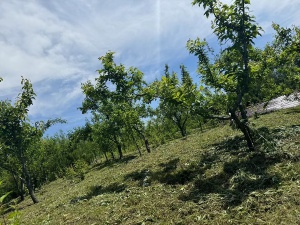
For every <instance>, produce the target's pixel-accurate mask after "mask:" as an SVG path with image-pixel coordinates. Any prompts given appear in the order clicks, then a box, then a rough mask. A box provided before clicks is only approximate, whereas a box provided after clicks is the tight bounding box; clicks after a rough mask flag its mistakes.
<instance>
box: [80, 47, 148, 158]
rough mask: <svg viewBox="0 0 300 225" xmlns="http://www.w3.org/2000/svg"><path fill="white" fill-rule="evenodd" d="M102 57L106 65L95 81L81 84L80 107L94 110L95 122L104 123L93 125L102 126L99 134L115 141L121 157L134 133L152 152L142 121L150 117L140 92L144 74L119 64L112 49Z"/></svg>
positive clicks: (85, 109) (83, 109) (143, 82)
mask: <svg viewBox="0 0 300 225" xmlns="http://www.w3.org/2000/svg"><path fill="white" fill-rule="evenodd" d="M99 60H100V61H101V63H102V66H103V67H102V69H100V70H98V73H99V77H97V78H96V79H95V84H93V83H92V82H91V81H87V82H86V83H84V84H82V91H83V93H84V95H85V99H84V101H83V103H82V107H81V108H80V110H81V111H82V113H86V112H88V111H91V112H92V115H93V122H94V124H95V125H96V124H97V123H100V124H101V125H100V126H95V127H94V128H97V127H101V132H99V133H102V134H103V135H105V136H106V137H105V139H107V138H108V139H109V140H110V141H111V142H113V143H115V146H116V147H117V150H118V153H119V157H120V158H122V157H123V152H122V146H123V143H124V140H125V139H128V134H132V132H135V133H137V134H138V135H139V136H140V137H142V138H143V139H144V142H145V146H146V149H147V151H148V152H149V151H150V148H149V143H148V140H147V139H146V137H145V135H144V128H143V122H142V120H141V119H142V118H143V117H146V116H147V107H146V105H145V103H143V101H142V94H141V91H142V89H143V87H144V85H145V81H144V80H143V73H142V72H141V71H139V70H138V69H137V68H134V67H130V68H129V69H126V68H125V66H124V65H122V64H120V65H116V63H115V62H114V53H113V52H108V53H106V55H105V56H102V57H100V58H99ZM104 130H105V132H104V133H103V131H104ZM132 135H133V134H132ZM132 135H130V136H131V137H133V136H132ZM133 141H134V140H133Z"/></svg>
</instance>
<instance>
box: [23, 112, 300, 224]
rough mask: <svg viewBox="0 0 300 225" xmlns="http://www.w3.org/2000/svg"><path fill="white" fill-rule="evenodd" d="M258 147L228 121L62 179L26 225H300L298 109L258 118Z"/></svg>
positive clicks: (32, 209) (33, 208) (28, 207)
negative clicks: (82, 175)
mask: <svg viewBox="0 0 300 225" xmlns="http://www.w3.org/2000/svg"><path fill="white" fill-rule="evenodd" d="M253 122H254V124H255V128H256V130H257V134H256V135H257V137H258V139H259V143H258V144H259V145H260V146H261V147H260V148H261V150H260V151H257V152H255V153H249V152H247V148H246V144H245V143H244V141H243V139H242V137H241V135H240V133H239V132H238V131H235V130H232V129H231V128H230V127H229V126H228V125H224V126H221V127H218V128H214V129H211V130H207V131H204V132H200V131H195V132H194V133H193V134H191V135H190V136H189V137H188V138H187V139H186V140H182V139H177V140H174V141H171V142H169V143H167V144H165V145H163V146H160V147H158V148H157V149H155V150H154V151H153V152H152V153H151V154H145V155H143V156H142V157H137V156H135V155H130V154H128V155H127V156H126V157H125V159H124V160H122V161H119V162H114V163H110V164H108V163H106V164H105V163H99V164H98V165H95V166H94V167H93V168H91V169H90V171H89V172H88V173H87V174H86V175H85V179H84V180H82V181H81V180H76V179H75V180H68V179H59V180H57V181H55V182H52V183H50V184H48V185H45V186H44V187H43V188H42V189H41V190H39V191H38V193H37V196H38V197H39V199H40V203H38V204H35V205H33V204H32V203H31V200H30V199H27V200H26V201H25V202H22V203H21V204H20V205H18V207H19V208H20V212H21V224H28V225H32V224H55V225H57V224H140V225H142V224H177V225H179V224H289V225H290V224H300V179H299V177H300V164H299V157H300V107H297V108H294V109H289V110H282V111H279V112H275V113H272V114H267V115H262V116H260V118H258V119H256V120H253Z"/></svg>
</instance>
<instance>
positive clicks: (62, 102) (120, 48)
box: [0, 0, 300, 134]
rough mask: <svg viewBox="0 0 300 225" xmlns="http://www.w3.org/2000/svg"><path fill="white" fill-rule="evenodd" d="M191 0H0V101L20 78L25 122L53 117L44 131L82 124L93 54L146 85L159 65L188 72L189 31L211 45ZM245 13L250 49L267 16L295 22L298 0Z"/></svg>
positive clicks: (271, 2)
mask: <svg viewBox="0 0 300 225" xmlns="http://www.w3.org/2000/svg"><path fill="white" fill-rule="evenodd" d="M191 2H192V0H172V1H171V0H142V1H141V0H126V1H125V0H64V1H62V0H51V1H50V0H27V1H23V0H2V1H1V2H0V12H1V14H0V50H1V51H0V76H1V77H2V78H3V79H4V81H3V82H2V83H0V99H12V100H14V99H15V97H16V96H17V94H18V93H19V91H20V88H21V86H20V81H21V76H24V77H26V78H28V79H30V80H31V81H32V83H33V87H34V90H35V92H36V94H37V97H36V100H35V101H34V105H33V106H31V108H30V111H29V115H30V118H31V120H32V121H37V120H47V119H50V118H52V119H53V118H56V117H61V118H63V119H66V120H67V121H68V123H67V124H62V125H55V126H54V127H53V128H51V129H50V130H49V132H48V134H53V133H55V132H57V131H59V130H63V131H68V130H71V129H72V128H73V127H76V126H80V125H82V124H84V123H85V120H86V118H87V115H82V114H81V112H80V111H79V110H77V108H78V107H80V105H81V102H82V100H83V97H84V96H83V94H82V92H81V89H80V86H81V83H83V82H86V81H87V80H94V78H96V77H97V72H96V70H97V69H99V68H100V66H101V65H100V63H99V61H98V57H100V56H102V55H104V54H105V53H106V52H107V51H109V50H110V51H114V52H116V61H117V62H118V63H120V62H121V63H123V64H125V66H128V67H129V66H135V67H137V68H139V69H140V70H141V71H143V72H144V74H145V79H146V80H147V81H148V82H151V81H153V80H154V79H155V78H159V77H160V76H161V75H162V74H163V69H164V64H165V63H168V64H169V65H170V68H171V70H178V68H179V65H180V64H181V63H184V64H185V65H186V66H187V67H188V70H189V71H190V73H191V74H192V75H193V76H194V77H195V81H198V80H199V79H198V78H197V76H196V72H195V70H196V63H197V62H196V60H195V58H194V57H193V56H191V55H189V54H188V51H187V50H186V47H185V46H186V42H187V40H188V39H194V38H196V37H197V36H199V37H201V38H206V39H207V40H208V41H211V43H212V44H215V41H214V38H213V37H214V36H213V34H212V31H211V28H210V25H211V22H210V21H209V20H207V19H206V17H205V16H203V10H202V9H201V8H199V7H198V6H192V4H191ZM223 2H227V3H230V2H232V1H230V0H226V1H223ZM250 9H251V11H252V13H253V14H254V15H255V16H256V20H257V22H258V23H259V25H261V26H262V27H263V29H264V33H263V37H262V38H259V39H257V41H256V43H257V45H258V46H263V45H264V44H265V43H266V42H268V41H271V38H272V35H273V30H272V28H271V25H272V21H273V22H276V23H279V24H280V25H282V26H285V27H286V26H291V25H296V26H299V25H300V17H299V16H298V14H299V11H300V1H299V0H280V1H279V0H252V1H251V7H250Z"/></svg>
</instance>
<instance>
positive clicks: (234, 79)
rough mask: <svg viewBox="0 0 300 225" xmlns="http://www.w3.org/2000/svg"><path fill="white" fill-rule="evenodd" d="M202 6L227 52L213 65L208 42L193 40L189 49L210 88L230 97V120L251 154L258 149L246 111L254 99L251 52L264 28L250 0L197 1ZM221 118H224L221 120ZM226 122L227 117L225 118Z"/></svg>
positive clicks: (194, 2)
mask: <svg viewBox="0 0 300 225" xmlns="http://www.w3.org/2000/svg"><path fill="white" fill-rule="evenodd" d="M193 4H194V5H196V4H197V5H199V6H202V7H203V8H204V10H205V13H204V14H205V15H206V17H209V16H213V23H212V28H213V32H214V34H215V35H216V36H217V38H218V40H219V42H220V44H221V45H223V46H222V47H223V50H222V51H221V52H220V54H219V55H218V56H216V57H215V59H214V60H213V61H212V60H211V59H210V56H211V54H212V50H211V48H210V47H209V46H208V43H207V42H206V41H205V40H201V39H200V38H197V39H196V40H189V41H188V43H187V48H188V50H189V51H190V53H192V54H194V55H195V56H197V57H198V60H199V62H198V64H199V67H198V71H199V73H200V74H201V75H202V82H203V83H204V84H205V85H206V86H207V87H209V88H211V89H215V90H216V91H221V92H224V93H225V94H226V99H227V111H228V113H229V114H230V117H229V118H228V119H231V120H233V121H234V122H235V124H236V126H237V128H238V129H239V130H240V131H241V132H242V133H243V135H244V137H245V140H246V141H247V146H248V148H249V150H250V151H253V150H254V149H255V144H254V139H253V134H252V132H251V129H250V127H249V121H248V115H247V111H246V106H247V102H248V100H249V98H250V96H249V93H251V92H250V90H249V89H250V87H251V86H250V84H251V79H250V67H249V62H250V60H251V54H250V52H251V51H252V50H253V49H254V47H253V45H254V39H255V38H256V37H257V36H258V35H260V31H261V28H260V27H259V26H258V25H257V24H256V22H255V20H254V17H253V16H251V15H250V12H249V7H248V5H249V4H250V0H235V1H233V3H232V4H231V5H228V4H223V3H222V2H220V1H218V0H194V1H193ZM220 118H221V117H220ZM222 118H225V117H222Z"/></svg>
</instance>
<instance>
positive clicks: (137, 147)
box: [131, 133, 142, 156]
mask: <svg viewBox="0 0 300 225" xmlns="http://www.w3.org/2000/svg"><path fill="white" fill-rule="evenodd" d="M131 137H132V140H133V142H134V144H135V146H136V149H137V150H138V152H139V155H140V156H142V152H141V150H140V147H139V146H138V144H137V143H136V139H135V137H134V135H133V134H132V133H131Z"/></svg>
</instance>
